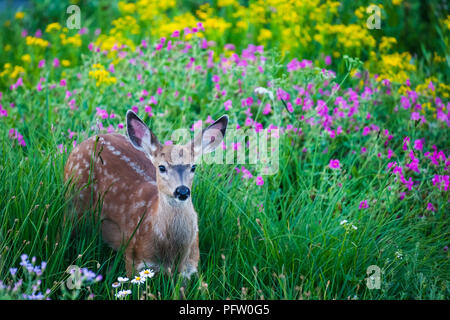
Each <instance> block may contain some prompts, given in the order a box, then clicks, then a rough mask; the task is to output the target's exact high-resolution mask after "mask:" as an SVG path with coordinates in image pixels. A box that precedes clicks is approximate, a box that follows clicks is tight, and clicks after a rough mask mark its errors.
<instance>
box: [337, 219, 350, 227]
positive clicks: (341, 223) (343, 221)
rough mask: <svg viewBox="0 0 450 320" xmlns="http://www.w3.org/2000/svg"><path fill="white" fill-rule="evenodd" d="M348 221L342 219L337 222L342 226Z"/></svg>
mask: <svg viewBox="0 0 450 320" xmlns="http://www.w3.org/2000/svg"><path fill="white" fill-rule="evenodd" d="M347 222H348V221H347V220H345V219H344V220H342V221H341V222H340V223H339V224H340V225H341V226H342V225H343V224H346V223H347Z"/></svg>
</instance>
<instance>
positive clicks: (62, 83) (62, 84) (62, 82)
mask: <svg viewBox="0 0 450 320" xmlns="http://www.w3.org/2000/svg"><path fill="white" fill-rule="evenodd" d="M59 85H60V86H61V87H65V86H66V85H67V81H66V79H61V81H60V82H59Z"/></svg>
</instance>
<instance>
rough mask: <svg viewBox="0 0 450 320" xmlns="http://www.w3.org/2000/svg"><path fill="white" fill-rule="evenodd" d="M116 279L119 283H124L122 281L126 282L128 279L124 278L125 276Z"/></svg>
mask: <svg viewBox="0 0 450 320" xmlns="http://www.w3.org/2000/svg"><path fill="white" fill-rule="evenodd" d="M117 280H118V281H119V282H120V283H124V282H127V281H128V280H129V279H128V278H126V277H125V278H122V277H118V278H117Z"/></svg>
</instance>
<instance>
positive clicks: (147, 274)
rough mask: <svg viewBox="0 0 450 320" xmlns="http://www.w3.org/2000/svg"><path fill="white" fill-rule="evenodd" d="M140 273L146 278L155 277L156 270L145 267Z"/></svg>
mask: <svg viewBox="0 0 450 320" xmlns="http://www.w3.org/2000/svg"><path fill="white" fill-rule="evenodd" d="M139 275H140V276H141V278H143V279H145V278H153V276H154V275H155V272H154V271H153V270H151V269H145V270H142V271H141V272H140V273H139Z"/></svg>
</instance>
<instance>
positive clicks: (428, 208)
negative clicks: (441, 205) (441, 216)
mask: <svg viewBox="0 0 450 320" xmlns="http://www.w3.org/2000/svg"><path fill="white" fill-rule="evenodd" d="M427 210H428V211H433V212H434V211H436V208H435V207H434V206H433V204H432V203H431V202H428V204H427Z"/></svg>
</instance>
